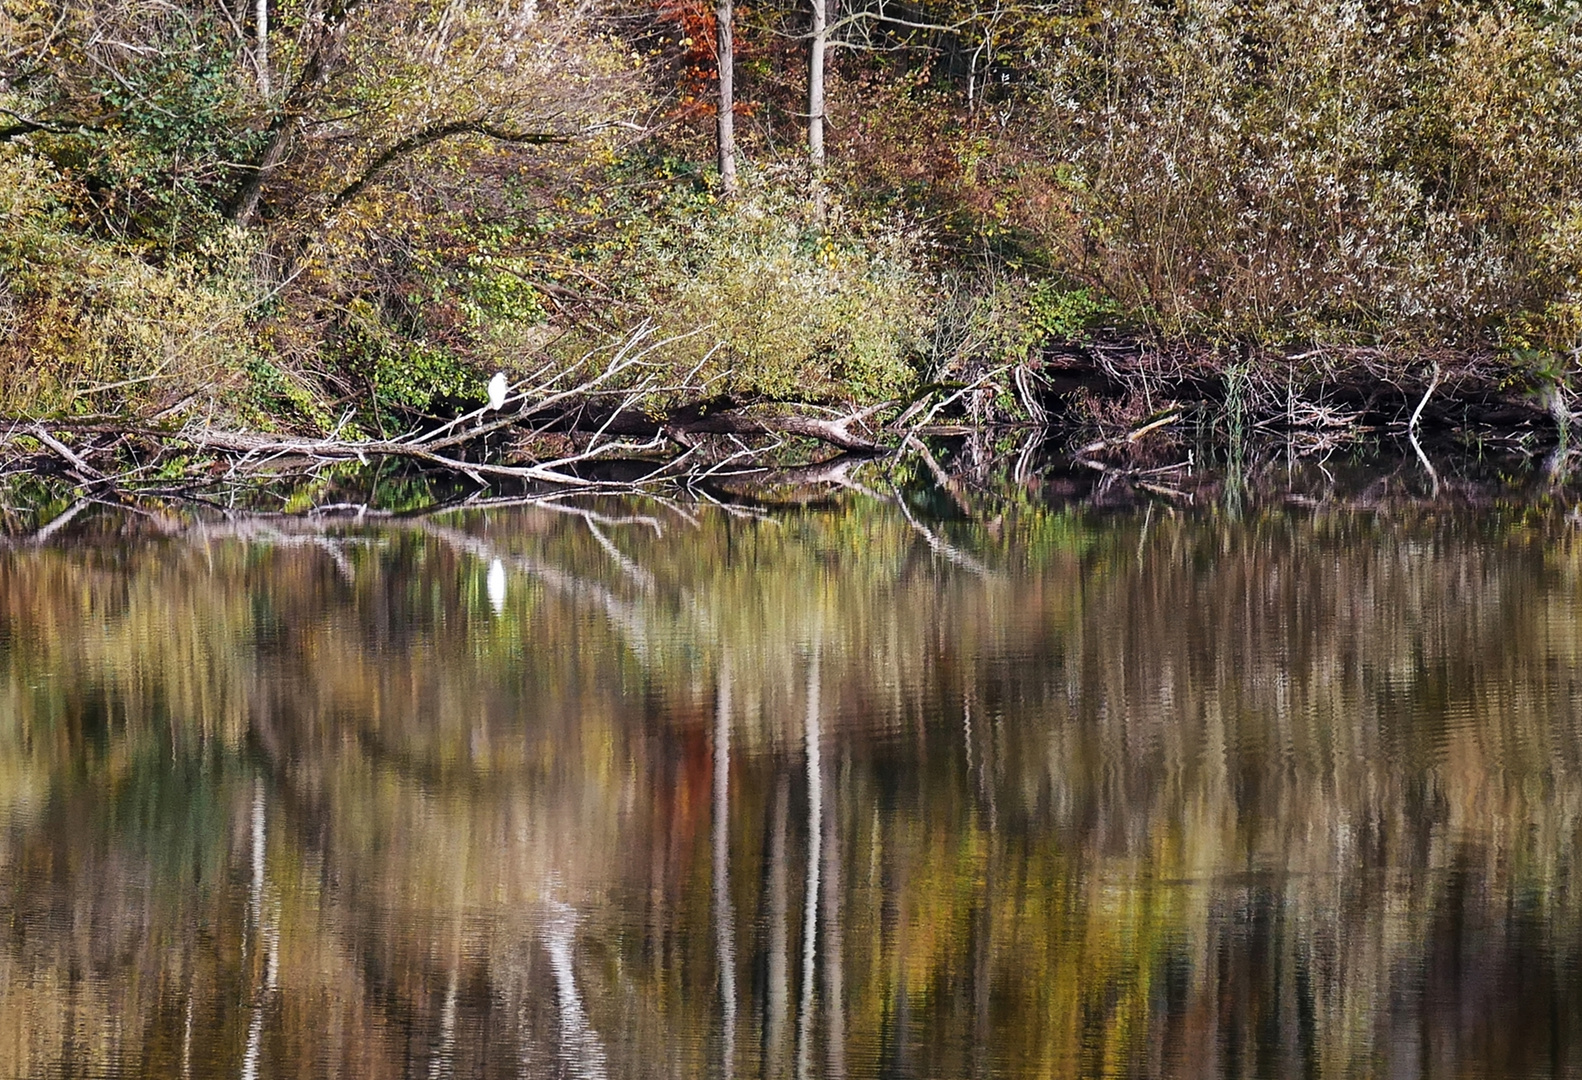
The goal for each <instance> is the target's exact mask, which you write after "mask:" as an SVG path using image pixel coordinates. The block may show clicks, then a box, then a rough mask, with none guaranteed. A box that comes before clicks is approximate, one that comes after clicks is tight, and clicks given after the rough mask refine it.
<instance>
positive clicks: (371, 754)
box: [0, 500, 1582, 1077]
mask: <svg viewBox="0 0 1582 1080" xmlns="http://www.w3.org/2000/svg"><path fill="white" fill-rule="evenodd" d="M564 509H565V508H562V509H559V510H556V509H548V508H543V507H524V508H519V509H516V510H510V511H496V512H493V513H490V514H482V513H479V514H476V515H455V516H451V517H449V518H447V519H445V520H444V521H443V522H442V523H436V522H433V521H429V522H404V523H402V522H392V523H383V524H377V525H374V526H370V527H366V528H361V527H356V528H354V527H345V528H342V529H339V530H331V531H330V532H329V533H327V534H325V533H322V532H317V531H316V532H314V533H312V534H311V535H294V534H293V533H291V532H290V531H288V530H289V528H290V527H289V526H286V525H282V524H275V525H271V526H270V527H269V530H268V531H259V530H258V529H257V528H256V527H254V526H249V527H248V528H249V529H252V531H251V532H250V533H245V534H243V535H237V532H238V531H237V530H235V529H230V530H228V531H221V530H219V529H217V528H216V529H211V530H210V532H209V535H208V536H207V538H205V537H203V536H202V535H201V534H199V533H197V532H188V533H187V534H186V538H184V539H182V540H173V541H161V542H157V543H153V542H140V543H135V544H132V545H130V546H129V547H125V548H121V549H106V548H90V547H81V548H75V549H53V548H41V549H35V550H31V551H13V552H9V553H5V554H3V555H0V627H3V630H0V640H3V641H4V642H6V645H5V647H4V652H3V653H0V665H3V666H0V695H3V697H0V705H3V707H4V715H5V716H7V717H10V718H11V719H10V721H9V726H8V727H6V729H5V730H4V731H0V741H3V742H4V744H5V746H4V749H5V751H6V753H5V755H4V756H3V760H4V762H5V764H3V765H0V769H4V770H5V780H6V785H5V787H4V791H5V792H7V793H8V794H7V796H6V798H7V799H8V800H9V801H8V803H7V804H6V805H5V814H6V820H7V822H8V825H7V828H6V833H5V837H6V839H5V844H6V848H5V850H6V852H7V862H6V866H7V872H6V879H7V881H8V882H9V887H8V891H7V894H6V896H5V899H4V901H3V902H4V903H5V905H6V909H7V911H6V914H7V915H8V916H9V917H10V920H11V925H13V926H16V927H20V928H21V929H20V930H18V931H16V932H14V933H13V935H12V938H11V944H10V945H9V946H8V947H7V949H5V950H4V951H3V953H0V964H4V965H5V974H4V976H3V977H0V994H3V995H4V998H5V1001H4V1002H3V1003H0V1014H3V1015H5V1016H9V1017H16V1016H22V1017H26V1018H27V1019H26V1021H25V1022H18V1021H11V1022H12V1023H21V1024H22V1025H23V1027H25V1032H24V1030H23V1027H19V1028H18V1029H17V1030H18V1034H17V1035H16V1036H15V1038H16V1039H17V1040H19V1041H18V1042H16V1043H15V1044H14V1045H19V1046H24V1047H25V1048H26V1055H25V1056H19V1057H18V1058H17V1060H18V1061H23V1062H29V1063H31V1064H28V1065H26V1066H24V1067H21V1068H19V1069H18V1072H19V1073H20V1072H26V1071H30V1070H34V1071H36V1070H38V1069H42V1068H44V1067H46V1066H48V1067H49V1068H52V1069H58V1070H60V1071H65V1072H71V1071H73V1070H77V1071H87V1070H89V1069H90V1068H101V1067H103V1066H104V1064H105V1063H106V1062H117V1063H119V1067H120V1068H122V1069H123V1070H124V1071H130V1072H134V1073H136V1072H142V1073H145V1074H149V1075H179V1074H180V1072H181V1071H182V1069H183V1066H184V1065H185V1066H188V1067H190V1069H191V1071H192V1074H193V1075H213V1074H216V1073H224V1074H225V1075H231V1074H239V1072H240V1070H241V1067H242V1065H243V1063H244V1059H245V1057H246V1054H247V1050H248V1046H249V1039H250V1036H251V1031H252V1024H253V1021H254V1020H255V1019H258V1018H260V1017H261V1018H262V1024H261V1028H260V1033H259V1035H258V1042H257V1045H258V1046H259V1060H260V1061H262V1062H264V1063H265V1065H264V1066H262V1067H261V1068H260V1075H270V1070H274V1071H276V1072H277V1073H284V1072H288V1071H291V1069H292V1068H293V1067H295V1068H296V1073H295V1074H301V1075H307V1074H309V1073H312V1072H313V1071H314V1069H315V1067H316V1066H315V1063H324V1062H332V1061H333V1062H338V1063H339V1067H340V1068H342V1069H344V1070H345V1071H347V1072H349V1073H352V1074H355V1075H366V1076H378V1075H386V1074H390V1075H395V1074H402V1075H408V1074H412V1073H414V1072H417V1073H421V1074H423V1075H436V1076H437V1075H455V1076H462V1075H501V1076H504V1075H543V1074H545V1073H546V1071H547V1072H553V1071H555V1070H557V1069H559V1070H562V1071H563V1072H565V1074H566V1075H582V1074H587V1075H592V1074H593V1073H591V1072H588V1070H589V1069H594V1068H596V1067H605V1068H607V1069H608V1072H609V1074H610V1075H628V1074H634V1073H635V1074H638V1075H661V1074H673V1075H678V1076H681V1075H701V1074H703V1073H707V1072H726V1071H733V1072H734V1074H735V1075H737V1076H749V1075H770V1076H786V1077H789V1076H793V1075H817V1074H822V1075H840V1074H842V1073H846V1074H850V1075H864V1074H871V1073H872V1072H873V1071H874V1070H875V1068H878V1067H882V1068H884V1069H885V1070H887V1071H890V1072H893V1073H895V1074H898V1075H904V1074H914V1073H915V1074H927V1075H942V1074H949V1075H987V1074H990V1073H1004V1072H1013V1073H1014V1072H1022V1071H1026V1072H1054V1073H1059V1074H1062V1075H1095V1074H1101V1073H1110V1074H1114V1073H1146V1074H1161V1075H1162V1074H1169V1075H1205V1076H1208V1075H1223V1074H1226V1073H1231V1072H1238V1071H1239V1072H1243V1073H1249V1074H1260V1075H1262V1074H1277V1075H1288V1074H1294V1073H1297V1072H1302V1073H1307V1072H1316V1073H1320V1074H1324V1075H1338V1074H1350V1073H1352V1072H1366V1071H1370V1070H1373V1069H1375V1068H1383V1067H1384V1066H1385V1065H1388V1066H1389V1067H1390V1068H1392V1069H1397V1070H1399V1071H1405V1072H1413V1071H1417V1072H1439V1071H1448V1070H1449V1069H1450V1068H1451V1067H1452V1065H1456V1066H1458V1067H1463V1068H1465V1067H1471V1065H1474V1064H1477V1063H1481V1066H1479V1067H1482V1068H1486V1069H1487V1070H1489V1071H1492V1072H1517V1071H1522V1070H1524V1069H1532V1070H1544V1071H1548V1070H1549V1069H1550V1068H1551V1067H1554V1068H1556V1069H1560V1068H1568V1067H1571V1065H1572V1062H1571V1061H1570V1059H1569V1058H1566V1057H1565V1056H1564V1055H1566V1054H1568V1053H1571V1052H1572V1051H1571V1049H1570V1043H1571V1039H1570V1033H1571V1032H1572V1031H1575V1030H1578V1029H1579V1028H1582V1024H1579V1023H1578V1019H1579V1018H1578V1017H1577V1016H1576V1015H1575V1010H1576V1002H1575V1001H1574V1000H1573V995H1571V994H1570V993H1569V989H1570V984H1569V981H1568V980H1569V976H1568V974H1567V973H1568V972H1569V971H1573V970H1574V966H1573V965H1574V964H1575V963H1576V962H1577V961H1578V959H1582V957H1579V955H1578V953H1579V948H1578V934H1579V930H1578V929H1577V928H1578V926H1579V925H1582V924H1579V922H1578V920H1577V918H1576V915H1577V912H1576V910H1575V904H1576V901H1575V899H1574V897H1575V896H1576V895H1577V891H1576V887H1575V885H1576V883H1575V882H1574V881H1573V880H1572V874H1573V871H1572V864H1571V860H1570V858H1569V847H1570V842H1571V838H1572V836H1573V835H1574V832H1575V827H1576V822H1577V820H1578V819H1577V810H1578V808H1579V806H1582V785H1579V783H1578V777H1579V762H1578V760H1577V753H1578V746H1577V741H1576V738H1577V731H1576V724H1577V713H1576V706H1575V704H1574V700H1575V699H1574V696H1573V695H1574V693H1575V676H1574V675H1573V672H1574V671H1575V670H1576V669H1575V664H1574V661H1575V659H1576V656H1577V651H1578V650H1577V646H1578V643H1579V641H1582V637H1579V628H1578V623H1577V620H1576V610H1575V604H1576V592H1575V582H1576V574H1575V568H1576V561H1575V551H1576V550H1578V549H1577V548H1576V546H1575V544H1574V542H1573V541H1572V540H1570V538H1569V537H1568V536H1565V535H1560V536H1556V537H1548V538H1546V539H1547V542H1546V543H1541V544H1540V543H1535V542H1534V540H1533V539H1531V538H1530V535H1529V534H1528V533H1527V532H1525V531H1523V529H1524V528H1525V526H1523V527H1520V528H1517V529H1515V530H1513V531H1510V532H1507V533H1505V534H1502V535H1483V536H1475V535H1472V534H1471V533H1470V532H1469V531H1468V529H1467V528H1466V527H1465V523H1457V522H1454V521H1450V522H1445V521H1440V520H1435V519H1433V518H1432V517H1427V516H1424V517H1422V518H1418V519H1413V520H1410V521H1406V522H1404V523H1402V522H1397V523H1387V522H1381V521H1380V520H1379V519H1378V518H1377V517H1375V516H1374V515H1372V514H1361V513H1348V512H1337V513H1333V514H1327V515H1326V514H1311V513H1309V512H1307V511H1305V510H1302V511H1292V512H1287V511H1284V510H1279V511H1258V510H1256V509H1252V510H1248V511H1245V512H1244V513H1243V515H1242V517H1241V519H1240V520H1239V522H1237V523H1236V524H1234V525H1216V524H1215V523H1214V522H1212V521H1205V520H1203V519H1201V518H1192V517H1183V516H1178V515H1171V514H1154V515H1151V516H1148V517H1147V518H1146V521H1147V525H1146V528H1145V526H1144V520H1145V518H1144V516H1138V517H1136V518H1133V517H1121V518H1112V519H1108V520H1103V519H1098V518H1091V517H1086V516H1084V515H1082V514H1078V513H1059V512H1055V511H1050V510H1040V509H1038V508H1036V507H1025V508H1022V509H1021V510H1019V511H1012V512H1008V513H1007V514H1006V515H1005V516H1003V517H1002V518H1001V519H1000V520H999V521H998V522H997V523H996V524H995V525H994V526H993V528H992V529H991V528H990V527H989V526H987V525H972V524H969V523H961V522H957V523H950V522H939V521H926V520H919V519H917V515H916V513H915V512H914V511H911V510H909V511H907V512H906V513H902V512H900V511H899V510H898V509H895V508H893V507H888V508H887V507H886V506H885V505H884V504H877V503H871V502H863V501H861V500H859V501H858V502H857V503H856V505H855V507H854V508H848V507H823V508H817V507H815V508H810V509H807V510H802V511H779V512H776V513H775V514H773V515H772V518H771V520H769V521H761V520H757V519H756V518H747V517H742V516H739V515H732V514H729V513H726V512H725V511H722V510H716V509H712V508H708V507H689V508H686V511H685V516H683V515H681V514H677V513H672V512H670V511H669V510H667V509H666V508H665V507H663V506H644V507H633V506H623V507H617V506H609V505H602V506H591V505H590V506H584V507H581V508H578V509H580V510H581V511H583V512H584V513H583V514H574V513H566V512H564ZM593 512H597V516H596V517H593V518H591V519H590V518H589V517H588V516H587V514H588V513H593ZM688 519H690V520H688ZM920 527H921V528H924V529H926V530H929V531H930V532H931V533H932V534H934V535H935V538H936V540H938V541H939V542H940V543H943V544H948V545H949V546H950V547H951V549H952V550H957V551H960V552H963V553H966V554H968V555H969V556H970V557H971V558H972V559H973V560H974V561H975V562H977V563H979V564H981V566H980V567H979V569H981V570H982V571H984V572H983V573H975V572H963V571H962V569H961V568H960V566H959V565H957V563H956V562H954V561H951V560H948V559H946V558H944V557H942V556H940V555H939V554H938V552H939V550H940V546H939V543H930V542H929V541H928V540H927V538H926V537H924V536H923V535H922V534H920V532H919V531H918V530H919V528H920ZM612 548H613V549H614V550H613V551H612ZM111 551H115V552H116V553H115V554H113V555H112V554H110V552H111ZM496 561H498V562H499V564H500V565H501V566H502V567H503V568H504V570H505V572H506V574H507V577H508V582H507V585H508V588H507V591H506V598H505V601H504V602H503V603H501V604H499V610H498V612H497V611H496V603H495V601H494V599H493V595H492V594H491V589H490V586H489V585H488V571H489V570H490V568H491V567H493V566H494V565H495V562H496ZM1447 598H1449V599H1448V600H1447ZM20 628H25V631H24V630H23V629H20ZM815 628H821V629H818V630H816V629H815ZM815 636H818V638H819V641H820V644H819V645H818V646H817V647H816V648H815V647H813V641H814V639H815ZM727 649H728V651H729V655H730V665H729V672H730V674H729V678H728V685H727V679H726V677H725V675H724V671H725V669H724V668H723V666H722V658H723V657H724V655H725V653H726V651H727ZM45 673H53V675H52V676H51V677H48V678H46V677H45ZM248 762H252V763H254V764H256V766H257V768H259V769H261V770H262V773H263V775H264V776H265V777H266V781H267V782H266V791H267V798H266V801H265V806H266V818H267V821H268V827H267V829H266V835H267V841H266V843H265V845H264V846H263V849H262V850H264V851H266V852H267V857H266V858H265V860H264V862H263V864H262V865H263V869H264V873H265V885H258V884H257V883H256V879H255V877H254V864H253V852H254V851H255V850H259V848H257V847H255V845H254V844H253V822H254V820H255V810H254V806H255V804H254V798H253V794H254V792H253V787H252V780H251V775H252V767H253V766H252V765H249V764H248ZM810 785H811V786H810ZM721 793H723V796H724V797H723V802H724V805H725V806H726V808H727V809H728V811H729V820H728V821H724V822H722V821H721V819H720V815H719V810H718V808H719V807H720V805H721V798H720V795H721ZM254 895H257V896H259V897H260V898H261V899H260V900H259V902H258V903H257V904H253V905H251V906H250V898H251V897H252V896H254ZM264 898H267V899H264ZM271 905H273V906H271ZM254 910H256V914H252V915H250V914H249V912H250V911H254ZM269 912H273V914H269ZM270 920H273V921H272V922H271V921H270ZM266 924H267V926H266ZM270 928H272V929H270ZM260 929H270V932H269V933H267V934H266V933H260ZM260 943H268V944H267V947H264V948H261V947H259V945H260ZM721 956H726V957H734V963H732V964H731V965H730V966H729V967H728V969H725V970H722V969H721V966H720V963H719V957H721ZM271 967H277V968H278V971H277V975H276V976H275V978H276V980H277V981H276V982H274V983H273V985H274V987H275V989H273V990H272V991H270V992H269V993H267V994H261V993H260V988H261V987H268V986H270V985H271V982H270V978H269V970H270V968H271ZM134 972H135V973H137V977H136V978H132V977H131V976H132V973H134ZM74 973H75V974H74ZM255 1002H262V1003H263V1004H262V1005H261V1006H257V1005H255V1004H254V1003H255ZM260 1009H261V1010H262V1011H260ZM579 1010H580V1012H579ZM189 1016H190V1017H191V1024H192V1026H193V1027H195V1028H196V1029H197V1030H198V1031H200V1032H202V1033H205V1039H204V1041H203V1045H202V1046H201V1047H200V1048H199V1049H197V1050H193V1049H192V1046H193V1044H192V1041H191V1040H190V1039H189V1038H187V1037H186V1034H185V1033H186V1032H187V1030H188V1017H189ZM115 1017H120V1018H121V1019H120V1021H119V1022H118V1023H119V1026H117V1021H116V1020H115V1019H114V1018H115ZM112 1030H114V1031H118V1032H119V1033H120V1034H118V1035H117V1036H116V1037H115V1039H109V1038H106V1037H104V1035H103V1033H105V1032H109V1031H112ZM1551 1036H1553V1037H1551ZM579 1046H580V1047H581V1048H582V1049H581V1050H576V1049H575V1048H576V1047H579ZM727 1047H728V1048H730V1052H731V1057H730V1060H729V1062H728V1063H727V1062H722V1061H721V1056H722V1051H723V1049H724V1048H727ZM568 1048H571V1051H572V1052H568ZM600 1055H603V1057H602V1058H601V1057H600ZM73 1062H75V1063H76V1064H75V1065H74V1064H72V1063H73ZM93 1062H97V1063H98V1064H92V1063H93ZM289 1063H295V1065H294V1066H292V1065H291V1064H289ZM1469 1063H1470V1064H1469ZM304 1070H306V1071H304Z"/></svg>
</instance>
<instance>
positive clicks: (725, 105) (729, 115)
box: [715, 0, 736, 197]
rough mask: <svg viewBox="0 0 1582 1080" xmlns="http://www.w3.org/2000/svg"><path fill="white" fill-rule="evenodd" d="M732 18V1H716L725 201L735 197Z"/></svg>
mask: <svg viewBox="0 0 1582 1080" xmlns="http://www.w3.org/2000/svg"><path fill="white" fill-rule="evenodd" d="M734 18H735V14H734V8H733V5H732V0H719V8H718V10H717V11H716V12H715V22H716V24H717V25H718V27H719V54H720V109H719V151H720V188H721V189H722V190H723V191H724V192H725V194H726V196H727V197H729V196H732V195H735V194H736V112H735V109H736V85H735V83H736V42H735V40H734V38H733V37H732V29H733V28H732V20H733V19H734Z"/></svg>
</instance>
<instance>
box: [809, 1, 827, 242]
mask: <svg viewBox="0 0 1582 1080" xmlns="http://www.w3.org/2000/svg"><path fill="white" fill-rule="evenodd" d="M812 2H813V26H812V34H811V35H810V42H809V46H808V71H807V161H808V171H809V173H810V174H811V175H810V177H809V182H810V184H811V185H812V192H813V213H814V215H815V216H816V217H817V218H818V220H819V221H823V220H824V54H825V53H826V52H827V51H828V48H829V7H828V4H829V0H812Z"/></svg>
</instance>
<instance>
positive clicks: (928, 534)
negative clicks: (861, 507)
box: [892, 492, 994, 578]
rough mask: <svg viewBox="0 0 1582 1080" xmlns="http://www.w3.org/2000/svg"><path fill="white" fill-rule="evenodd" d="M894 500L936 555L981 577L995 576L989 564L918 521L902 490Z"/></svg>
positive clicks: (914, 529)
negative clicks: (985, 564) (985, 563)
mask: <svg viewBox="0 0 1582 1080" xmlns="http://www.w3.org/2000/svg"><path fill="white" fill-rule="evenodd" d="M892 501H893V502H894V503H895V505H896V506H898V507H900V508H901V513H902V515H903V516H905V518H906V523H907V524H908V525H910V526H912V529H913V531H915V532H916V533H917V534H918V535H919V536H921V537H922V538H923V539H924V540H925V541H927V542H928V546H929V547H930V548H932V549H933V551H934V553H935V554H936V555H941V556H943V557H944V558H945V559H947V560H948V561H950V562H953V563H955V564H956V565H957V566H959V567H961V568H962V569H963V570H970V571H972V572H973V573H974V574H977V575H978V576H979V577H985V578H987V577H993V576H994V575H993V571H991V570H990V569H989V568H988V567H987V566H984V565H983V564H982V563H981V562H979V561H978V560H977V559H974V558H973V557H972V556H971V555H968V554H967V553H966V552H965V551H962V550H961V549H960V548H958V547H956V546H955V545H953V544H950V543H948V542H947V541H945V540H944V539H943V538H942V537H940V536H939V535H938V534H937V533H935V532H934V531H933V530H932V529H930V528H929V527H928V526H926V525H924V524H923V523H922V522H920V521H918V520H917V518H916V517H915V516H914V515H913V514H912V509H911V507H909V506H907V505H906V497H905V496H903V495H902V494H901V493H900V492H896V494H895V498H894V499H893V500H892Z"/></svg>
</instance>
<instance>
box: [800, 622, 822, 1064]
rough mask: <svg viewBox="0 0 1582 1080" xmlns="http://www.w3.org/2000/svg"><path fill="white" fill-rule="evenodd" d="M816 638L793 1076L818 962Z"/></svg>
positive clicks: (805, 1039) (804, 1040)
mask: <svg viewBox="0 0 1582 1080" xmlns="http://www.w3.org/2000/svg"><path fill="white" fill-rule="evenodd" d="M819 678H820V676H819V641H818V638H817V637H815V638H814V641H813V660H812V663H811V664H810V665H809V666H808V674H807V722H806V724H805V730H806V733H807V846H808V852H807V897H806V899H805V900H804V901H803V905H802V1005H801V1008H800V1009H799V1010H798V1013H797V1038H796V1045H797V1056H796V1074H797V1080H807V1075H808V1066H809V1063H810V1061H811V1058H812V1046H811V1042H812V1035H813V990H814V985H813V980H814V977H815V975H816V974H817V971H816V968H817V963H818V878H819V857H820V848H821V846H822V844H823V841H824V832H823V816H824V769H823V760H822V758H821V756H820V747H819V743H820V741H821V736H822V731H821V730H820V728H819V717H818V711H819V689H820V686H819Z"/></svg>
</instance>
